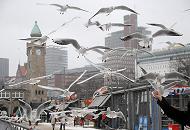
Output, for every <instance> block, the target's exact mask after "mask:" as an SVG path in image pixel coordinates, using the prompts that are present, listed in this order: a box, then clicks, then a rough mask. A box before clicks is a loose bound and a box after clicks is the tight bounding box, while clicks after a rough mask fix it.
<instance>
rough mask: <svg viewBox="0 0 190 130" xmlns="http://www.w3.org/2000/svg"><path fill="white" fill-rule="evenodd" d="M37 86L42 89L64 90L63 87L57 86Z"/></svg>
mask: <svg viewBox="0 0 190 130" xmlns="http://www.w3.org/2000/svg"><path fill="white" fill-rule="evenodd" d="M38 87H40V88H43V89H48V90H53V91H61V92H65V90H64V89H61V88H57V87H49V86H43V85H38Z"/></svg>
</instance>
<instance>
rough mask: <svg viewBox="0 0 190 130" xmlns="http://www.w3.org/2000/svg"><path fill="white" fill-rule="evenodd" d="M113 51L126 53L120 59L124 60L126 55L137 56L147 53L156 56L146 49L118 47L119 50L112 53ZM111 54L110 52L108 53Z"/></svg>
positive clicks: (116, 49)
mask: <svg viewBox="0 0 190 130" xmlns="http://www.w3.org/2000/svg"><path fill="white" fill-rule="evenodd" d="M113 51H125V53H124V54H123V55H122V56H121V58H120V59H122V58H123V57H124V56H125V55H128V54H129V55H136V54H137V53H147V54H149V55H151V56H154V54H152V53H151V52H148V51H146V50H144V49H136V48H125V47H118V48H114V49H113V50H111V51H110V52H113ZM108 53H109V52H108Z"/></svg>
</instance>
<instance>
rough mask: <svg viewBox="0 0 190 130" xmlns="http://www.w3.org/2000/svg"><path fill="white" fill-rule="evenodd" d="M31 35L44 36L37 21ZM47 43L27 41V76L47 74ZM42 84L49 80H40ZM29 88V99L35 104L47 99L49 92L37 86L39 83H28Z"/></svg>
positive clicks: (33, 76)
mask: <svg viewBox="0 0 190 130" xmlns="http://www.w3.org/2000/svg"><path fill="white" fill-rule="evenodd" d="M30 36H31V37H33V38H34V37H37V38H40V37H41V36H42V34H41V31H40V29H39V27H38V25H37V21H35V25H34V27H33V29H32V32H31V34H30ZM45 46H46V44H44V45H37V44H35V43H32V42H28V43H27V46H26V47H27V56H28V59H27V62H28V64H27V78H28V79H30V78H35V77H40V76H44V75H46V69H45V55H46V47H45ZM39 84H41V85H47V80H46V79H42V80H41V81H40V83H39ZM28 85H29V86H28V89H29V92H30V96H29V101H30V102H31V103H34V104H39V103H41V102H44V101H46V100H47V92H46V90H44V89H41V88H39V87H37V85H30V84H28Z"/></svg>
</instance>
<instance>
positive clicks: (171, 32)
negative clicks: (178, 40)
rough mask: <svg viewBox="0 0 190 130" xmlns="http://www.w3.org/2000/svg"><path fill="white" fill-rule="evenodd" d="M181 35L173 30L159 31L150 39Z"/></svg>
mask: <svg viewBox="0 0 190 130" xmlns="http://www.w3.org/2000/svg"><path fill="white" fill-rule="evenodd" d="M182 35H183V34H181V33H178V32H176V31H174V30H169V29H161V30H158V31H157V32H155V33H154V34H153V35H152V37H153V38H155V37H159V36H182Z"/></svg>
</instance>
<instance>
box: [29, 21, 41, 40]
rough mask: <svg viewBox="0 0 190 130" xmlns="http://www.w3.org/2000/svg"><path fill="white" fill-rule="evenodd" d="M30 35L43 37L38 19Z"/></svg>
mask: <svg viewBox="0 0 190 130" xmlns="http://www.w3.org/2000/svg"><path fill="white" fill-rule="evenodd" d="M30 36H31V37H41V36H42V34H41V31H40V28H39V27H38V25H37V21H35V25H34V27H33V29H32V31H31V33H30Z"/></svg>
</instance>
